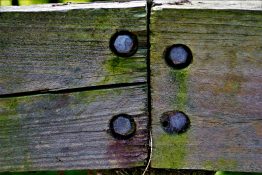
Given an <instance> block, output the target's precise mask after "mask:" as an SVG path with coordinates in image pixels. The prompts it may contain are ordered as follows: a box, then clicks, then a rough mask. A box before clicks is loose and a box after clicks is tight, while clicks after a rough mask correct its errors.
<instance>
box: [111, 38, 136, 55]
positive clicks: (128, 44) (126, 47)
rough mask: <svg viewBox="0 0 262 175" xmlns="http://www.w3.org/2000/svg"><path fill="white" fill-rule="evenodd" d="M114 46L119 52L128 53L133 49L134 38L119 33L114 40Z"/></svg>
mask: <svg viewBox="0 0 262 175" xmlns="http://www.w3.org/2000/svg"><path fill="white" fill-rule="evenodd" d="M114 47H115V48H116V51H117V52H118V53H124V54H127V53H129V52H130V51H131V50H132V47H133V40H132V38H131V37H130V36H128V35H118V36H117V37H116V40H115V42H114Z"/></svg>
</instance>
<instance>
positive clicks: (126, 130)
mask: <svg viewBox="0 0 262 175" xmlns="http://www.w3.org/2000/svg"><path fill="white" fill-rule="evenodd" d="M109 127H110V130H111V133H112V135H113V137H115V138H116V139H121V140H123V139H129V138H131V137H132V136H134V134H135V132H136V124H135V121H134V119H133V117H132V116H130V115H127V114H119V115H116V116H114V117H113V118H112V119H111V120H110V126H109Z"/></svg>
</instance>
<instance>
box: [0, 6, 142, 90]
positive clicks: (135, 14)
mask: <svg viewBox="0 0 262 175" xmlns="http://www.w3.org/2000/svg"><path fill="white" fill-rule="evenodd" d="M120 30H128V31H130V32H132V33H134V34H136V35H137V37H138V42H139V43H138V44H139V46H138V51H137V52H136V54H135V55H133V56H132V57H129V58H122V57H118V56H116V55H115V54H113V53H112V52H111V51H110V49H109V40H110V37H111V36H112V35H113V34H114V33H115V32H117V31H120ZM146 40H147V39H146V10H145V2H127V3H91V4H78V5H76V4H69V5H51V4H48V5H36V6H21V7H17V6H13V7H0V95H2V94H12V93H21V92H29V91H48V90H51V91H53V90H59V89H73V88H80V87H90V86H99V85H112V84H119V83H135V82H145V81H146Z"/></svg>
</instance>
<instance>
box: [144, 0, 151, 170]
mask: <svg viewBox="0 0 262 175" xmlns="http://www.w3.org/2000/svg"><path fill="white" fill-rule="evenodd" d="M151 9H152V0H147V3H146V13H147V19H146V30H147V56H146V64H147V109H148V157H147V161H146V162H147V163H146V169H145V171H144V173H143V175H144V174H145V173H146V171H147V170H148V169H150V167H151V157H152V138H151V137H152V127H151V124H152V116H151V111H152V101H151V69H150V47H151V44H150V17H151ZM149 174H150V172H149Z"/></svg>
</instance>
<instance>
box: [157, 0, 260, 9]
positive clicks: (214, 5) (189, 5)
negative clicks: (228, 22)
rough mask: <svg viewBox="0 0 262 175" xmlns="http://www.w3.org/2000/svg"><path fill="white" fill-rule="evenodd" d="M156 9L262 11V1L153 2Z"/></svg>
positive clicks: (183, 0) (202, 0) (192, 0)
mask: <svg viewBox="0 0 262 175" xmlns="http://www.w3.org/2000/svg"><path fill="white" fill-rule="evenodd" d="M152 1H153V3H154V7H153V8H154V9H163V8H169V9H170V8H173V9H202V10H203V9H216V10H219V9H220V10H226V9H228V10H252V11H253V10H259V11H260V10H261V9H262V1H261V0H252V1H243V0H234V1H228V0H152ZM170 5H171V6H170Z"/></svg>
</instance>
